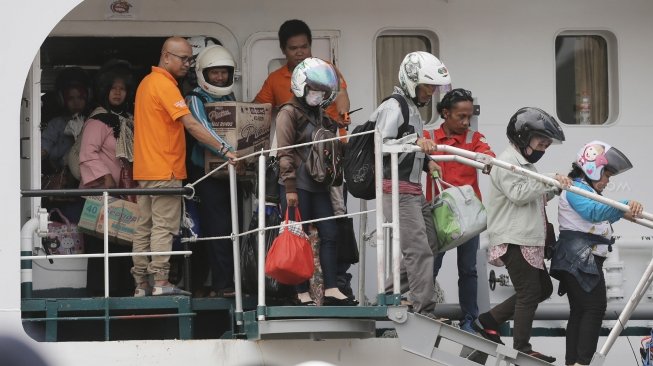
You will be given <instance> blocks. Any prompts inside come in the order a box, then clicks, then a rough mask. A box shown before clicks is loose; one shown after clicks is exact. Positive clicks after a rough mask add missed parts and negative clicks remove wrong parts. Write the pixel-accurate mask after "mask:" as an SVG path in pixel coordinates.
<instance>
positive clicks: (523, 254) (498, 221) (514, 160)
mask: <svg viewBox="0 0 653 366" xmlns="http://www.w3.org/2000/svg"><path fill="white" fill-rule="evenodd" d="M507 135H508V140H510V145H509V146H508V147H507V148H506V150H505V151H504V152H503V153H501V154H500V155H499V156H498V157H497V158H498V159H499V160H503V161H505V162H507V163H510V164H513V165H515V166H517V167H521V168H523V169H528V170H530V171H533V172H537V169H535V165H534V164H535V163H536V162H537V161H538V160H540V158H542V156H543V155H544V152H545V150H546V149H547V148H548V147H549V146H550V145H551V143H553V142H558V143H560V142H562V141H564V140H565V136H564V133H563V132H562V129H561V128H560V126H559V125H558V122H556V120H555V119H554V118H553V117H551V116H550V115H549V114H548V113H546V112H544V111H543V110H541V109H538V108H530V107H526V108H521V109H519V110H518V111H517V112H516V113H515V114H514V115H513V116H512V117H511V118H510V122H509V123H508V129H507ZM490 179H491V183H492V184H491V185H490V194H489V197H488V199H487V201H486V205H487V206H486V207H487V216H488V225H487V226H488V233H489V235H490V249H489V254H488V256H489V262H490V263H491V264H493V265H496V266H504V265H505V266H506V269H507V270H508V275H509V276H510V280H511V282H512V283H513V285H514V289H515V294H514V295H513V296H511V297H510V298H508V299H507V300H505V301H504V302H503V303H501V304H499V305H497V306H495V307H494V308H492V309H491V310H490V311H489V312H487V313H483V314H480V315H479V317H478V319H477V320H476V322H475V323H474V328H475V329H476V330H477V331H478V332H479V333H481V335H483V336H484V337H485V338H487V339H490V340H492V341H494V342H497V343H501V344H503V342H502V341H501V338H500V337H499V334H498V329H499V326H500V325H501V324H502V323H503V322H505V321H507V320H509V319H514V330H513V348H515V349H516V350H518V351H520V352H524V353H527V354H529V355H531V356H533V357H537V358H539V359H542V360H545V361H547V362H553V361H555V358H554V357H551V356H546V355H543V354H541V353H539V352H536V351H534V350H533V349H532V347H531V344H530V343H529V340H530V337H531V329H532V326H533V317H534V315H535V310H536V309H537V305H538V304H539V303H540V302H542V301H544V300H545V299H547V298H548V297H549V296H550V295H551V292H552V291H553V287H552V284H551V278H550V277H549V274H548V273H547V271H546V268H545V267H544V243H545V239H546V215H545V205H546V202H547V201H548V200H550V199H551V198H553V196H554V195H555V194H556V193H558V192H559V190H558V188H556V187H553V186H550V185H547V184H544V183H540V182H538V181H536V180H534V179H530V178H528V177H526V176H523V175H520V174H517V173H513V172H511V171H509V170H506V169H496V168H495V169H492V171H491V173H490ZM555 179H556V180H557V181H558V182H560V183H561V184H562V185H563V186H569V185H570V184H571V180H570V179H569V178H568V177H566V176H562V175H558V174H556V175H555Z"/></svg>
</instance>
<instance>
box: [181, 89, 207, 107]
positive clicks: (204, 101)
mask: <svg viewBox="0 0 653 366" xmlns="http://www.w3.org/2000/svg"><path fill="white" fill-rule="evenodd" d="M186 96H187V97H190V96H193V97H198V98H200V100H201V101H202V103H204V104H206V103H208V102H209V100H208V99H206V96H204V95H202V94H200V93H198V92H196V91H195V90H191V91H190V92H188V94H186Z"/></svg>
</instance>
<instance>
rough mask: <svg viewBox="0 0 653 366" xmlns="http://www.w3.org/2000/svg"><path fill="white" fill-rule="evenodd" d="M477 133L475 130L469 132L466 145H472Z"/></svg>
mask: <svg viewBox="0 0 653 366" xmlns="http://www.w3.org/2000/svg"><path fill="white" fill-rule="evenodd" d="M475 133H476V131H473V130H467V136H465V143H466V144H471V143H472V141H473V140H474V134H475Z"/></svg>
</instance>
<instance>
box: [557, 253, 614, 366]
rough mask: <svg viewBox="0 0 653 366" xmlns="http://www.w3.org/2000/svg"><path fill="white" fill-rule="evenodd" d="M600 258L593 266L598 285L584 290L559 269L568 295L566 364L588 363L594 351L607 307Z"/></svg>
mask: <svg viewBox="0 0 653 366" xmlns="http://www.w3.org/2000/svg"><path fill="white" fill-rule="evenodd" d="M604 260H605V258H603V257H598V256H596V257H595V262H596V267H597V269H598V271H599V275H600V277H601V279H600V281H599V284H598V285H596V287H594V288H593V289H592V291H590V292H587V291H585V290H583V288H582V287H581V286H580V284H579V283H578V280H577V279H576V277H575V276H574V275H572V274H570V273H569V272H562V278H561V284H564V286H565V288H566V290H567V297H568V298H569V321H568V322H567V335H566V343H567V350H566V352H565V364H567V365H573V364H574V363H579V364H581V365H589V364H590V362H591V361H592V357H593V356H594V352H596V345H597V343H598V341H599V333H600V332H601V323H602V322H603V315H604V314H605V309H606V307H607V302H608V301H607V298H606V289H605V278H604V276H603V261H604Z"/></svg>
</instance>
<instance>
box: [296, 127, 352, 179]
mask: <svg viewBox="0 0 653 366" xmlns="http://www.w3.org/2000/svg"><path fill="white" fill-rule="evenodd" d="M334 137H337V136H336V134H335V133H334V132H333V131H331V130H329V129H326V128H324V127H320V128H318V129H316V130H315V131H313V141H314V142H315V141H319V142H318V143H317V144H313V145H311V148H310V150H309V152H308V157H307V159H306V161H305V162H304V166H305V167H306V170H307V171H308V174H309V175H310V176H311V177H312V178H313V180H315V181H316V182H320V183H324V184H326V185H329V186H339V185H341V184H342V179H343V178H342V144H341V143H340V141H339V140H331V141H322V140H327V139H331V138H334Z"/></svg>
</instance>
